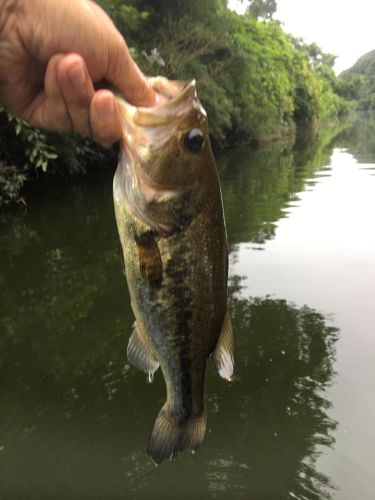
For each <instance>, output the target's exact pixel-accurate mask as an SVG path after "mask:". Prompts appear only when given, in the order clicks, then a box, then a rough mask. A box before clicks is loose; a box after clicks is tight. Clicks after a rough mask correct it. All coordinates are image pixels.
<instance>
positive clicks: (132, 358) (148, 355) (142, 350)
mask: <svg viewBox="0 0 375 500" xmlns="http://www.w3.org/2000/svg"><path fill="white" fill-rule="evenodd" d="M127 356H128V360H129V362H130V363H131V364H132V365H133V366H135V367H136V368H138V369H139V370H141V371H143V372H145V373H147V374H148V376H149V381H150V382H152V380H153V376H154V373H155V372H156V370H157V369H158V368H159V363H158V361H157V360H156V359H155V357H154V356H153V354H152V352H151V350H150V348H149V347H148V346H147V344H146V343H145V342H144V341H143V340H142V338H141V337H140V336H139V333H138V331H137V322H135V323H134V326H133V332H132V334H131V336H130V339H129V343H128V349H127Z"/></svg>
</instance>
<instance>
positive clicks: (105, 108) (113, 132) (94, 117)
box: [90, 90, 121, 147]
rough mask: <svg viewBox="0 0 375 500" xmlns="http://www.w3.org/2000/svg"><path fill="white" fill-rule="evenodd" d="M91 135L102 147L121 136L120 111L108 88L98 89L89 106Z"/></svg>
mask: <svg viewBox="0 0 375 500" xmlns="http://www.w3.org/2000/svg"><path fill="white" fill-rule="evenodd" d="M90 124H91V131H92V137H93V139H94V141H96V142H98V143H99V144H101V145H102V146H104V147H110V146H111V145H112V144H113V143H114V142H115V141H118V140H119V139H120V138H121V119H120V111H119V108H118V105H117V102H116V99H115V98H114V95H113V94H112V92H110V91H109V90H98V91H97V92H96V93H95V95H94V97H93V99H92V101H91V107H90Z"/></svg>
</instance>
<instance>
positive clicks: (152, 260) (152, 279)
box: [135, 232, 163, 288]
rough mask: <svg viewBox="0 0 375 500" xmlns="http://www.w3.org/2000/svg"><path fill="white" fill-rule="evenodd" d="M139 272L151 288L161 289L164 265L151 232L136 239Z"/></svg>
mask: <svg viewBox="0 0 375 500" xmlns="http://www.w3.org/2000/svg"><path fill="white" fill-rule="evenodd" d="M135 242H136V244H137V250H138V257H139V270H140V272H141V275H142V276H143V278H144V279H145V280H147V281H148V282H149V284H150V287H151V288H160V285H161V282H162V279H163V263H162V260H161V256H160V251H159V247H158V245H157V243H156V241H155V240H154V237H153V235H152V233H151V232H148V233H145V234H143V235H142V236H139V237H136V239H135Z"/></svg>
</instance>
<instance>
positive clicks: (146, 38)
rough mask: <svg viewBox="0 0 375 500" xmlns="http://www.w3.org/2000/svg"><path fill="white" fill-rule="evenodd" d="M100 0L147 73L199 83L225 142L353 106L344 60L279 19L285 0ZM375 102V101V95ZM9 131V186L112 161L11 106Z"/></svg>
mask: <svg viewBox="0 0 375 500" xmlns="http://www.w3.org/2000/svg"><path fill="white" fill-rule="evenodd" d="M99 3H100V4H101V5H102V7H103V8H104V9H105V10H106V11H107V12H108V14H109V15H110V16H111V18H112V19H113V20H114V22H115V24H116V26H117V27H118V29H119V30H120V31H121V32H122V33H123V34H124V36H125V39H126V40H127V43H128V45H129V48H130V51H131V53H132V55H133V56H134V58H135V59H136V61H137V62H138V64H139V65H140V67H141V68H142V70H143V71H144V72H145V73H146V74H150V75H155V74H162V75H164V76H167V77H168V78H172V79H183V80H188V79H191V78H195V79H197V81H198V87H199V96H200V99H201V100H202V103H203V105H204V107H205V108H206V110H207V113H208V116H209V121H210V132H211V136H212V139H213V143H214V144H215V146H217V147H226V146H235V145H241V144H248V145H254V144H259V143H263V142H269V141H271V140H273V139H274V138H278V137H280V136H283V135H285V134H288V133H290V132H291V131H292V130H293V129H294V124H295V123H297V125H311V124H313V123H315V122H316V121H318V120H320V119H325V118H327V117H330V116H334V115H337V114H339V113H341V112H342V111H344V110H346V109H347V105H346V104H345V102H344V99H343V97H347V96H349V95H350V93H351V90H350V85H349V84H345V85H346V90H344V89H343V87H344V86H345V85H344V84H341V83H339V82H337V79H336V77H335V74H334V72H333V69H332V67H333V63H334V56H332V55H330V54H325V53H323V52H322V51H321V50H320V49H319V47H318V46H317V45H316V44H310V45H307V44H304V43H303V42H302V41H301V40H295V39H293V38H292V37H291V36H289V35H287V34H286V33H284V32H283V30H282V28H281V26H280V24H279V23H278V22H276V21H273V20H272V15H273V13H274V12H275V10H276V2H275V0H253V1H252V3H251V4H250V7H249V12H248V13H247V14H245V15H244V16H240V15H238V14H236V13H234V12H232V11H230V10H229V9H228V8H227V5H226V4H227V2H226V1H225V0H189V1H187V0H153V1H151V0H127V1H124V0H99ZM255 18H261V19H263V20H262V21H257V20H256V19H255ZM339 90H340V95H341V96H343V97H339V96H338V95H337V93H336V92H338V91H339ZM370 100H371V103H373V104H371V106H373V105H374V106H375V97H371V98H370ZM369 105H370V104H369ZM0 132H1V134H2V135H1V139H0V165H1V166H2V167H4V168H5V170H4V168H3V170H1V171H0V182H2V181H1V179H2V176H3V175H5V174H4V172H10V171H11V170H9V169H8V170H7V169H6V167H11V166H12V167H14V168H16V169H18V171H19V172H22V175H34V174H35V172H38V171H40V170H43V172H46V171H47V172H49V173H54V172H60V173H62V174H63V175H71V174H74V173H82V172H85V171H86V170H87V168H90V165H91V164H93V165H98V164H103V163H108V160H109V159H110V158H111V157H108V156H106V155H105V154H104V153H103V151H102V150H101V149H100V148H97V147H95V146H93V145H92V144H91V143H89V142H87V141H86V142H85V141H81V140H79V139H77V138H75V137H72V136H61V135H57V134H46V133H44V132H41V131H37V130H35V129H34V128H32V127H30V126H29V125H27V124H25V123H24V122H22V121H20V120H18V119H15V118H10V119H8V117H7V115H6V114H5V113H4V112H2V113H0ZM112 162H113V163H114V162H115V161H114V160H113V157H112ZM1 172H3V173H1ZM3 184H4V183H3ZM15 185H16V184H15ZM18 185H21V180H19V183H18ZM9 196H10V197H12V198H14V194H12V195H11V194H10V195H9Z"/></svg>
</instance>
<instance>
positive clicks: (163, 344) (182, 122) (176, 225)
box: [113, 77, 234, 463]
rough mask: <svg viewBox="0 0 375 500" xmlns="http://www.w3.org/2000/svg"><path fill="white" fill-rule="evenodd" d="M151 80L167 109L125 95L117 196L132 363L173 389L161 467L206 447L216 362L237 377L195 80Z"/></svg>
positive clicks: (151, 446)
mask: <svg viewBox="0 0 375 500" xmlns="http://www.w3.org/2000/svg"><path fill="white" fill-rule="evenodd" d="M150 83H151V84H152V86H153V88H154V89H155V90H156V91H157V92H159V93H160V94H161V95H163V96H164V97H165V100H166V102H164V103H162V104H160V105H158V106H154V107H150V108H147V107H135V106H132V105H131V104H129V103H128V102H126V101H125V100H124V99H121V98H120V97H118V104H119V108H120V113H121V119H122V130H123V137H122V141H121V147H120V153H119V162H118V167H117V170H116V173H115V176H114V179H113V199H114V210H115V217H116V222H117V228H118V233H119V239H120V243H121V253H122V258H123V259H122V260H123V264H124V269H125V275H126V280H127V284H128V288H129V293H130V298H131V306H132V310H133V313H134V316H135V323H134V325H133V330H132V333H131V336H130V338H129V343H128V347H127V358H128V361H129V363H130V364H132V365H133V366H135V367H136V368H138V369H140V370H141V371H143V372H145V373H146V374H147V376H148V378H149V381H152V380H153V378H154V373H155V372H156V370H158V368H159V367H160V369H161V371H162V374H163V376H164V380H165V385H166V393H167V397H166V401H165V403H164V405H163V407H162V408H161V410H160V411H159V413H158V415H157V417H156V420H155V423H154V427H153V429H152V431H151V435H150V438H149V442H148V447H147V453H148V455H149V456H151V457H152V458H153V460H154V461H155V462H156V463H160V462H162V461H163V460H170V459H172V458H175V457H176V456H177V455H178V454H179V453H180V452H182V451H183V450H186V449H190V450H192V451H195V450H196V449H197V448H199V446H200V445H201V443H202V441H203V439H204V436H205V432H206V426H207V412H206V406H205V402H204V385H205V373H206V365H207V362H208V359H212V361H213V363H214V366H215V367H216V369H217V371H218V373H219V375H220V376H221V377H222V378H224V379H226V380H231V379H232V377H233V372H234V339H233V329H232V324H231V319H230V315H229V313H228V307H227V281H228V242H227V232H226V226H225V220H224V211H223V202H222V195H221V189H220V183H219V177H218V172H217V168H216V163H215V159H214V156H213V153H212V149H211V145H210V138H209V132H208V122H207V114H206V112H205V110H204V108H203V107H202V104H201V103H200V101H199V99H198V97H197V90H196V82H195V80H191V81H188V82H183V81H173V80H168V79H166V78H163V77H155V78H151V79H150Z"/></svg>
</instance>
